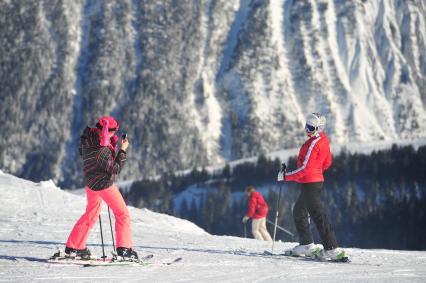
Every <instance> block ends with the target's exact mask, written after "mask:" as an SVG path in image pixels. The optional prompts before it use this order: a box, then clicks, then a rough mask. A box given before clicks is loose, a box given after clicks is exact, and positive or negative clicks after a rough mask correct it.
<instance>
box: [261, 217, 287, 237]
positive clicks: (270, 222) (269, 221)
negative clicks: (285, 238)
mask: <svg viewBox="0 0 426 283" xmlns="http://www.w3.org/2000/svg"><path fill="white" fill-rule="evenodd" d="M266 222H268V223H269V224H272V225H274V222H272V221H271V220H269V219H268V218H266ZM277 228H278V229H280V230H281V231H283V232H284V233H287V234H289V235H290V236H292V237H294V234H293V233H291V232H290V231H288V230H287V229H284V228H283V227H281V226H280V225H278V224H277Z"/></svg>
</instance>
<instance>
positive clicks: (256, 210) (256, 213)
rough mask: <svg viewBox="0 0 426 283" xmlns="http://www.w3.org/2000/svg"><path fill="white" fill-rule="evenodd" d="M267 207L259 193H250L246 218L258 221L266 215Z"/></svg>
mask: <svg viewBox="0 0 426 283" xmlns="http://www.w3.org/2000/svg"><path fill="white" fill-rule="evenodd" d="M268 210H269V207H268V205H267V204H266V202H265V199H264V198H263V197H262V195H261V194H260V193H259V192H252V193H251V194H250V197H249V200H248V211H247V213H246V216H247V217H248V218H254V219H259V218H263V217H266V215H268Z"/></svg>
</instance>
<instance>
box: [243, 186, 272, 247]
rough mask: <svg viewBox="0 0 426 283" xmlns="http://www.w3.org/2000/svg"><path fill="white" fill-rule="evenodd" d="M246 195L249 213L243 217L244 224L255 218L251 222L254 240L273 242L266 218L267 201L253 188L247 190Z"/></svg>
mask: <svg viewBox="0 0 426 283" xmlns="http://www.w3.org/2000/svg"><path fill="white" fill-rule="evenodd" d="M246 194H247V197H248V211H247V213H246V215H245V216H244V217H243V223H244V224H245V223H247V221H248V220H249V219H250V218H253V220H252V221H251V231H252V233H253V236H254V238H255V239H258V240H264V241H272V238H271V235H269V233H268V230H267V229H266V216H267V215H268V210H269V207H268V205H267V204H266V201H265V199H264V198H263V196H262V194H261V193H259V192H257V191H256V189H255V188H254V187H252V186H249V187H247V188H246Z"/></svg>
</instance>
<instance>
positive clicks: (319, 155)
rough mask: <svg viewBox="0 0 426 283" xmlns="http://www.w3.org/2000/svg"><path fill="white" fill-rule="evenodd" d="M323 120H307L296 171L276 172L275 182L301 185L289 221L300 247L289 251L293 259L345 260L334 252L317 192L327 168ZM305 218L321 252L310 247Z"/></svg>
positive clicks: (314, 117)
mask: <svg viewBox="0 0 426 283" xmlns="http://www.w3.org/2000/svg"><path fill="white" fill-rule="evenodd" d="M325 122H326V120H325V117H324V116H322V115H320V114H318V113H312V114H309V115H308V116H307V119H306V125H305V131H306V134H307V135H308V140H307V141H306V142H305V143H304V144H303V145H302V147H301V149H300V151H299V157H298V159H297V169H296V170H294V171H291V172H287V173H285V174H284V172H282V171H281V172H279V174H278V181H295V182H297V183H300V184H301V187H300V195H299V197H298V199H297V201H296V203H295V205H294V208H293V219H294V223H295V225H296V229H297V232H298V233H299V241H300V244H299V245H298V246H296V247H294V248H293V249H292V250H291V253H292V254H293V255H305V256H311V255H313V254H316V255H317V256H320V257H323V258H329V259H332V260H339V259H342V258H343V257H346V255H345V252H344V250H343V249H341V248H338V245H337V241H336V237H335V235H334V231H333V229H332V227H331V225H330V223H329V220H328V218H327V215H326V213H325V209H324V206H323V203H322V201H321V192H322V190H323V185H324V176H323V171H325V170H327V169H328V168H329V167H330V166H331V151H330V142H329V140H328V137H327V136H326V134H325V133H324V128H325ZM309 216H311V218H312V219H313V221H314V223H315V225H316V227H317V229H318V232H319V235H320V237H321V241H322V243H323V246H324V250H322V249H321V247H320V246H319V245H315V244H314V240H313V237H312V233H311V231H310V229H309Z"/></svg>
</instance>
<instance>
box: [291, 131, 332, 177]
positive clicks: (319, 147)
mask: <svg viewBox="0 0 426 283" xmlns="http://www.w3.org/2000/svg"><path fill="white" fill-rule="evenodd" d="M330 166H331V152H330V141H329V140H328V137H327V135H326V134H325V133H324V132H321V133H319V134H317V135H315V136H312V137H311V138H309V139H308V140H307V141H306V142H305V143H304V144H303V145H302V147H301V148H300V151H299V157H298V159H297V169H296V170H294V171H291V172H287V173H286V174H285V180H286V181H295V182H297V183H314V182H323V181H324V176H323V174H322V173H323V171H325V170H327V169H328V168H329V167H330Z"/></svg>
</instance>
